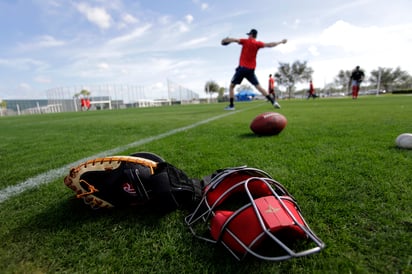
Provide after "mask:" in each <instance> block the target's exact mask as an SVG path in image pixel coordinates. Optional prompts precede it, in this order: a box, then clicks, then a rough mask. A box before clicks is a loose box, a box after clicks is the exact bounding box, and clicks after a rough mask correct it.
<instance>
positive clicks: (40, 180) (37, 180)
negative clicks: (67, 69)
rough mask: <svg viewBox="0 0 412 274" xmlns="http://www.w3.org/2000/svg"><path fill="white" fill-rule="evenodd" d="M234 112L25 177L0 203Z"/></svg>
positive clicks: (0, 196) (1, 192) (0, 197)
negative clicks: (95, 162)
mask: <svg viewBox="0 0 412 274" xmlns="http://www.w3.org/2000/svg"><path fill="white" fill-rule="evenodd" d="M236 112H239V111H229V112H227V113H225V114H221V115H218V116H215V117H212V118H209V119H206V120H203V121H200V122H197V123H194V124H192V125H188V126H185V127H181V128H177V129H173V130H170V131H167V132H165V133H162V134H159V135H156V136H153V137H148V138H145V139H141V140H139V141H136V142H133V143H130V144H127V145H124V146H120V147H117V148H114V149H111V150H106V151H103V152H101V153H99V154H96V155H93V156H90V157H88V158H84V159H81V160H78V161H76V162H73V163H71V164H68V165H65V166H63V167H60V168H57V169H52V170H49V171H47V172H45V173H42V174H39V175H37V176H35V177H32V178H29V179H27V180H26V181H24V182H22V183H19V184H17V185H13V186H9V187H6V188H4V189H2V190H0V203H2V202H4V201H6V200H7V199H9V198H11V197H13V196H16V195H18V194H20V193H22V192H24V191H26V190H28V189H31V188H34V187H37V186H40V185H43V184H47V183H50V182H52V181H54V180H57V179H58V178H60V177H62V176H64V175H66V174H67V173H68V171H69V170H70V169H71V168H72V167H75V166H78V165H80V164H81V163H84V162H86V161H88V160H90V159H94V158H99V157H105V156H113V155H115V154H116V153H119V152H122V151H125V150H127V149H129V148H133V147H137V146H141V145H144V144H147V143H150V142H153V141H156V140H159V139H162V138H165V137H168V136H170V135H173V134H176V133H178V132H182V131H185V130H188V129H192V128H194V127H197V126H200V125H203V124H206V123H209V122H211V121H214V120H217V119H220V118H223V117H226V116H229V115H231V114H233V113H236Z"/></svg>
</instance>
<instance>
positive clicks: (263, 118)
mask: <svg viewBox="0 0 412 274" xmlns="http://www.w3.org/2000/svg"><path fill="white" fill-rule="evenodd" d="M287 123H288V121H287V119H286V117H285V116H283V115H282V114H280V113H277V112H265V113H262V114H259V115H258V116H256V117H255V118H254V119H253V120H252V122H251V123H250V129H251V130H252V131H253V132H254V133H255V134H257V135H262V136H263V135H266V136H267V135H277V134H279V133H280V132H281V131H282V130H283V129H284V128H285V127H286V124H287Z"/></svg>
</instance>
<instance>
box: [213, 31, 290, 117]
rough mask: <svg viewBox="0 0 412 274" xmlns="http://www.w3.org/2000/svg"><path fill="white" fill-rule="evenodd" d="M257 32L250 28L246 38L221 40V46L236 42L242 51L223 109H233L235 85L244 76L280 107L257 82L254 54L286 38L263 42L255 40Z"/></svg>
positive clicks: (274, 45) (273, 103) (283, 42)
mask: <svg viewBox="0 0 412 274" xmlns="http://www.w3.org/2000/svg"><path fill="white" fill-rule="evenodd" d="M257 34H258V32H257V30H255V29H252V30H250V31H249V33H246V35H248V38H247V39H244V38H240V39H238V38H230V37H227V38H224V39H223V40H222V42H221V44H222V45H223V46H226V45H229V44H230V43H238V44H239V45H242V51H241V53H240V59H239V66H238V67H237V68H236V72H235V75H233V77H232V80H231V82H230V88H229V106H227V107H226V108H225V110H235V105H234V97H235V87H236V85H239V84H240V83H241V82H242V80H243V79H244V78H246V79H247V80H248V81H249V82H250V83H251V84H252V85H254V86H255V88H256V89H257V90H258V91H259V92H260V93H261V94H262V95H263V96H265V97H266V98H267V99H268V100H269V101H270V102H271V104H272V105H273V106H274V107H275V108H280V105H279V103H278V102H276V100H275V99H273V98H272V97H270V96H269V94H268V92H267V91H266V90H265V89H264V88H263V87H262V86H261V85H260V84H259V81H258V79H257V77H256V74H255V68H256V56H257V53H258V51H259V49H261V48H273V47H276V46H277V45H280V44H285V43H286V42H287V40H286V39H283V40H282V41H280V42H271V43H265V42H261V41H257V40H256V37H257Z"/></svg>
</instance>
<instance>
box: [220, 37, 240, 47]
mask: <svg viewBox="0 0 412 274" xmlns="http://www.w3.org/2000/svg"><path fill="white" fill-rule="evenodd" d="M239 42H240V39H237V38H230V37H226V38H224V39H222V42H220V43H221V44H222V45H223V46H226V45H229V44H230V43H239Z"/></svg>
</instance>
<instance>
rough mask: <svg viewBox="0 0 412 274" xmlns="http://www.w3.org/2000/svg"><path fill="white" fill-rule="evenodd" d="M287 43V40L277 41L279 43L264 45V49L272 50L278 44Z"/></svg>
mask: <svg viewBox="0 0 412 274" xmlns="http://www.w3.org/2000/svg"><path fill="white" fill-rule="evenodd" d="M287 41H288V40H286V39H283V40H282V41H279V42H271V43H265V48H273V47H276V46H277V45H280V44H286V42H287Z"/></svg>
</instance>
